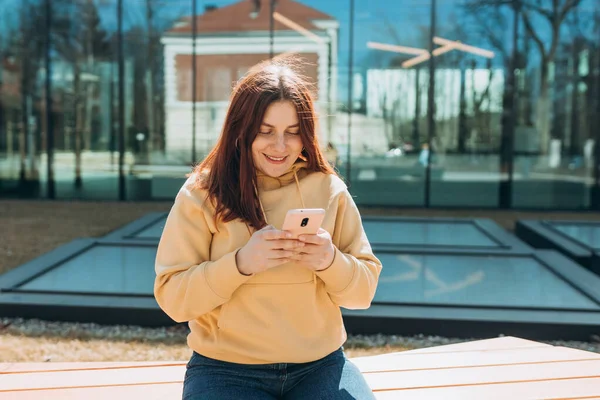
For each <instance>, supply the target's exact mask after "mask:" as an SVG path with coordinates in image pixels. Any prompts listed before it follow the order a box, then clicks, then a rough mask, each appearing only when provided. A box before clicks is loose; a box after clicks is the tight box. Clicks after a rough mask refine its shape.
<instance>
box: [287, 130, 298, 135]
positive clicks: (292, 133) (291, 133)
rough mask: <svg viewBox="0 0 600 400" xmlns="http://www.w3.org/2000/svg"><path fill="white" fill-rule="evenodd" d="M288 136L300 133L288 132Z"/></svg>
mask: <svg viewBox="0 0 600 400" xmlns="http://www.w3.org/2000/svg"><path fill="white" fill-rule="evenodd" d="M288 134H290V135H299V134H300V131H297V132H288Z"/></svg>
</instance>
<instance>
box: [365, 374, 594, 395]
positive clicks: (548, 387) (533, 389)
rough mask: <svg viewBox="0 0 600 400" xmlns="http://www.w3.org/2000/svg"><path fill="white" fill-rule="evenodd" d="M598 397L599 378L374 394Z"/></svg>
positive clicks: (376, 393)
mask: <svg viewBox="0 0 600 400" xmlns="http://www.w3.org/2000/svg"><path fill="white" fill-rule="evenodd" d="M598 396H600V377H598V378H585V379H569V380H554V381H541V382H519V383H503V384H495V385H478V386H453V387H442V388H433V389H416V390H411V389H408V390H390V391H384V392H375V397H376V398H377V400H398V399H402V400H413V399H415V400H417V399H418V400H439V399H444V400H481V399H485V400H506V399H510V400H525V399H527V400H531V399H545V400H550V399H552V400H557V399H573V398H578V397H579V398H585V397H598Z"/></svg>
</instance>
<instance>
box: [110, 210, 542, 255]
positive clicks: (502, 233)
mask: <svg viewBox="0 0 600 400" xmlns="http://www.w3.org/2000/svg"><path fill="white" fill-rule="evenodd" d="M167 215H168V213H160V212H155V213H150V214H147V215H145V216H143V217H142V218H140V219H137V220H135V221H133V222H131V223H129V224H127V225H125V226H124V227H122V228H119V229H117V230H114V231H112V232H111V233H109V234H108V235H106V236H104V238H103V239H106V240H114V241H119V242H120V241H127V242H129V241H131V240H140V241H144V242H156V243H158V240H159V239H160V238H141V237H140V238H137V237H135V235H136V234H138V233H139V232H141V231H143V230H144V229H147V228H149V227H150V226H152V225H154V224H155V223H158V222H160V221H161V219H164V218H166V216H167ZM362 220H363V223H364V222H367V221H369V222H389V223H400V224H401V223H403V222H409V223H415V222H417V223H418V222H422V223H424V224H425V223H426V224H432V223H439V224H444V223H453V224H472V225H473V226H474V227H475V229H477V230H478V231H480V232H481V234H482V235H485V236H486V237H487V238H489V239H490V240H491V241H493V242H495V243H497V244H498V246H494V247H492V246H468V245H465V246H444V245H435V246H429V245H415V244H406V245H398V244H394V243H379V242H374V241H373V240H371V244H372V245H373V246H377V248H379V249H389V250H394V251H397V250H407V251H410V250H413V249H415V248H419V249H432V248H441V249H444V250H446V251H449V252H451V253H456V252H458V253H460V252H464V251H465V250H468V251H469V252H471V253H488V252H489V251H498V250H504V251H510V252H512V253H515V254H516V253H521V254H530V253H532V252H533V251H534V249H533V248H532V247H530V246H529V245H528V244H526V243H525V242H523V241H521V240H519V239H518V238H516V237H515V236H514V235H512V234H511V233H510V232H508V231H506V230H505V229H504V228H502V227H501V226H499V225H498V224H496V223H495V222H494V221H492V220H491V219H487V218H474V219H467V218H445V217H438V218H429V217H428V218H425V217H422V218H421V217H378V216H363V217H362Z"/></svg>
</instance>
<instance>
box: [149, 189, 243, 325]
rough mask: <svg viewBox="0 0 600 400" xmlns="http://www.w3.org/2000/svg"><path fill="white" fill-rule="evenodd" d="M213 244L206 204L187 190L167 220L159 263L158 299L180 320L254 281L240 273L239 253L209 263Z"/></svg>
mask: <svg viewBox="0 0 600 400" xmlns="http://www.w3.org/2000/svg"><path fill="white" fill-rule="evenodd" d="M211 241H212V232H211V230H210V228H209V226H208V224H207V219H206V207H205V204H204V202H203V201H200V200H198V199H197V198H196V197H194V196H193V194H192V192H191V191H190V190H188V189H187V188H186V187H185V186H184V187H183V188H182V189H181V190H180V192H179V193H178V195H177V197H176V198H175V202H174V204H173V207H172V208H171V211H170V213H169V216H168V217H167V222H166V224H165V226H164V228H163V233H162V236H161V239H160V242H159V245H158V250H157V253H156V263H155V271H156V279H155V282H154V297H155V298H156V301H157V302H158V304H159V306H160V307H161V309H162V310H163V311H164V312H165V313H166V314H167V315H168V316H169V317H171V318H172V319H173V320H175V321H176V322H185V321H190V320H192V319H196V318H198V317H200V316H201V315H203V314H206V313H208V312H210V311H212V310H213V309H215V308H216V307H218V306H220V305H221V304H223V303H225V302H227V301H228V300H229V298H230V297H231V295H232V294H233V292H234V291H235V290H236V289H237V288H238V287H239V286H241V285H242V284H243V283H244V282H246V281H247V280H248V279H250V276H246V275H242V274H241V273H240V272H239V270H238V269H237V264H236V260H235V255H236V253H237V250H238V249H236V250H235V251H232V252H230V253H227V254H225V255H224V256H222V257H221V258H219V259H218V260H210V247H211Z"/></svg>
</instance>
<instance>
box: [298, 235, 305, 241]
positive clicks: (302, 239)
mask: <svg viewBox="0 0 600 400" xmlns="http://www.w3.org/2000/svg"><path fill="white" fill-rule="evenodd" d="M298 240H301V241H303V242H304V241H305V240H306V238H305V237H304V236H300V237H299V238H298Z"/></svg>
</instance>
